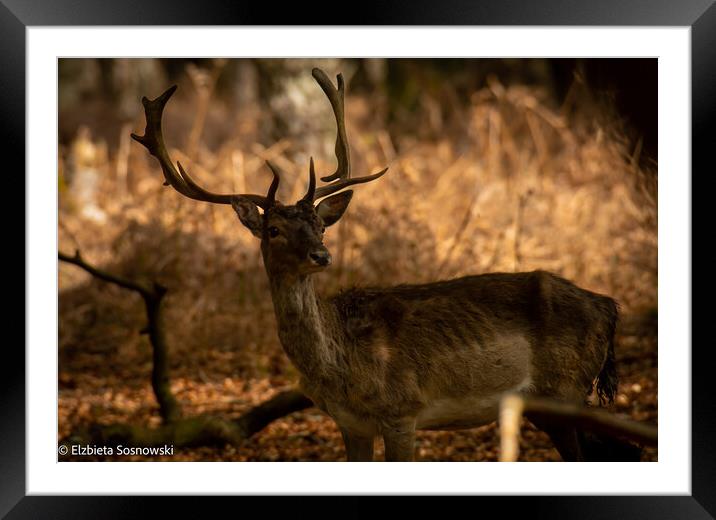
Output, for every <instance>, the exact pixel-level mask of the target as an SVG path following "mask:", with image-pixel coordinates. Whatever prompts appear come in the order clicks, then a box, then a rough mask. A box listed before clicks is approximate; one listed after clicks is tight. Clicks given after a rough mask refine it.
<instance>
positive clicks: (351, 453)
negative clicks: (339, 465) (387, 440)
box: [341, 430, 375, 462]
mask: <svg viewBox="0 0 716 520" xmlns="http://www.w3.org/2000/svg"><path fill="white" fill-rule="evenodd" d="M341 433H342V435H343V443H344V444H345V446H346V454H347V456H348V462H371V461H372V460H373V444H374V440H375V439H374V438H373V437H360V436H357V435H354V434H351V433H348V432H346V431H345V430H342V431H341Z"/></svg>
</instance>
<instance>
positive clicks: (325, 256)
mask: <svg viewBox="0 0 716 520" xmlns="http://www.w3.org/2000/svg"><path fill="white" fill-rule="evenodd" d="M308 256H309V258H310V259H311V261H312V262H313V263H314V264H316V265H320V266H323V267H325V266H327V265H331V253H329V252H328V251H314V252H313V253H310V254H309V255H308Z"/></svg>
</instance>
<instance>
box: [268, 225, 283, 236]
mask: <svg viewBox="0 0 716 520" xmlns="http://www.w3.org/2000/svg"><path fill="white" fill-rule="evenodd" d="M268 232H269V236H270V237H271V238H276V237H277V236H278V235H279V234H280V231H279V230H278V228H277V227H276V226H271V227H270V228H269V229H268Z"/></svg>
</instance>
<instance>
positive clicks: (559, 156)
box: [58, 59, 658, 460]
mask: <svg viewBox="0 0 716 520" xmlns="http://www.w3.org/2000/svg"><path fill="white" fill-rule="evenodd" d="M315 66H318V67H321V68H323V69H324V70H325V71H326V72H327V73H328V74H329V76H330V77H331V78H332V79H335V75H336V74H337V73H338V72H342V73H343V76H344V78H345V80H346V87H347V92H346V101H345V103H346V126H347V133H348V138H349V142H350V145H351V158H352V164H353V174H354V175H356V176H357V175H365V174H368V173H372V172H375V171H377V170H378V169H381V168H383V167H385V166H389V167H390V170H389V172H388V174H387V175H386V176H385V177H383V178H382V179H381V180H380V181H379V182H375V183H370V184H367V185H363V186H359V187H357V188H356V195H355V196H354V198H353V201H352V203H351V206H350V208H349V210H348V212H347V213H346V216H345V217H344V218H343V219H342V220H341V221H340V224H339V225H337V226H336V227H335V228H332V229H331V231H330V232H329V233H327V236H326V245H327V246H328V248H329V249H330V250H331V252H332V254H333V256H334V259H335V264H334V265H333V267H332V268H331V269H329V270H327V271H326V272H325V273H323V274H320V275H318V276H317V277H316V279H317V283H318V287H319V290H320V291H321V292H322V293H323V294H329V293H331V292H335V291H338V290H340V289H341V288H346V287H350V286H352V285H393V284H398V283H405V282H410V283H419V282H429V281H435V280H438V279H446V278H452V277H456V276H462V275H467V274H478V273H485V272H491V271H507V272H511V271H528V270H533V269H544V270H549V271H552V272H555V273H558V274H560V275H562V276H564V277H566V278H569V279H571V280H573V281H574V282H575V283H577V284H578V285H580V286H582V287H584V288H586V289H590V290H592V291H596V292H600V293H604V294H608V295H610V296H612V297H614V298H615V299H617V300H618V302H619V303H620V305H621V309H622V321H621V324H620V329H619V337H618V345H617V362H618V365H617V367H618V371H619V373H620V377H621V383H620V387H619V393H618V396H617V400H616V403H615V411H616V413H620V414H623V415H624V416H629V417H631V418H632V419H635V420H639V421H649V422H652V423H656V422H657V377H656V376H657V337H656V323H657V204H656V200H657V152H658V150H657V140H656V136H657V60H656V59H579V60H577V59H550V60H548V59H474V60H472V59H470V60H467V59H439V60H433V59H431V60H426V59H236V60H226V59H221V60H218V59H191V60H189V59H60V60H59V93H58V96H59V118H58V139H59V157H58V182H59V184H58V186H59V229H58V233H59V249H60V251H63V252H66V253H69V254H73V253H74V251H75V250H77V249H80V250H81V251H82V254H83V257H84V258H85V259H86V260H87V261H88V262H91V263H93V264H94V265H96V266H99V267H101V268H102V269H105V270H107V271H110V272H112V273H116V274H119V275H121V276H125V277H129V278H132V279H138V280H155V281H157V282H159V283H161V284H163V285H164V286H166V287H167V288H168V293H167V297H166V301H165V304H164V305H165V315H166V322H167V326H166V334H167V341H168V346H169V358H170V372H171V377H172V382H171V387H172V390H173V391H174V393H175V395H176V397H177V399H178V400H179V401H180V402H181V404H182V406H183V407H184V409H185V410H186V412H187V413H191V414H201V413H212V414H217V415H221V416H224V417H228V418H231V417H237V416H239V415H240V414H241V413H242V412H243V411H245V410H247V409H248V408H250V407H251V406H253V405H255V404H258V403H260V402H262V401H263V400H265V399H266V398H269V397H271V396H272V395H274V394H275V392H277V391H279V390H281V389H285V388H289V387H291V386H293V385H295V383H296V382H297V373H296V371H295V370H294V369H293V367H292V366H291V365H290V363H289V361H288V359H287V358H286V356H285V355H284V354H283V351H282V350H281V347H280V344H279V342H278V337H277V334H276V328H275V321H274V315H273V307H272V303H271V299H270V296H269V292H268V284H267V279H266V276H265V274H264V271H263V264H262V262H261V256H260V252H259V248H258V246H259V244H258V241H257V240H256V239H254V237H253V236H251V235H250V233H248V232H247V231H246V230H245V229H244V228H243V226H241V225H240V224H239V222H238V221H237V219H236V216H235V214H234V212H233V211H232V210H231V208H229V207H228V206H221V207H219V206H215V205H211V204H206V203H201V202H196V201H191V200H189V199H186V198H184V197H182V196H181V195H179V194H178V193H177V192H175V191H174V190H173V189H172V188H167V187H163V186H162V182H163V177H162V174H161V170H160V168H159V166H158V164H157V162H156V160H155V159H154V158H153V157H151V156H149V154H148V153H147V151H146V150H145V149H144V148H143V147H142V146H141V145H139V144H138V143H136V142H133V141H132V140H131V139H130V137H129V134H130V133H131V132H136V133H139V134H142V133H143V131H144V113H143V109H142V105H141V101H140V100H141V97H142V96H147V97H150V98H154V97H156V96H158V95H159V94H161V93H162V92H163V91H164V90H165V89H166V88H168V87H169V86H170V85H172V84H178V86H179V88H178V90H177V92H176V93H175V94H174V96H173V98H172V99H171V101H170V102H169V104H168V105H167V108H166V110H165V114H164V120H163V121H164V122H163V128H164V135H165V140H166V142H167V146H168V148H169V151H170V154H171V156H172V158H173V159H174V161H176V160H179V161H181V163H182V165H184V166H185V167H186V168H187V170H188V171H190V172H191V173H192V176H193V177H194V178H196V179H197V180H198V181H199V183H200V184H201V185H203V186H205V187H206V188H207V189H209V190H212V191H216V192H225V193H227V192H242V193H244V192H248V193H259V194H264V193H265V192H266V190H267V188H268V185H269V183H270V180H271V174H270V172H269V171H268V169H267V168H266V167H265V165H264V162H265V160H266V159H270V160H271V161H273V162H274V163H275V164H276V165H278V166H279V167H280V168H281V169H282V170H283V172H284V177H283V179H282V183H281V187H280V190H279V193H278V198H279V199H281V200H282V201H284V202H288V203H292V202H294V201H295V200H296V199H297V198H298V197H300V196H301V195H302V194H303V192H304V191H305V187H306V182H307V173H308V161H309V157H310V156H313V157H314V159H315V160H316V169H317V172H318V173H319V174H323V175H325V174H327V173H331V172H333V169H334V168H335V157H334V154H333V147H334V143H335V120H334V118H333V114H332V111H331V108H330V104H329V103H328V100H327V99H326V97H325V95H324V94H323V92H322V91H321V89H320V88H319V87H318V85H317V84H316V83H315V81H314V80H313V78H312V77H311V69H312V67H315ZM59 291H60V294H59V314H60V315H59V425H58V428H59V432H58V433H59V438H60V439H63V438H66V437H67V436H68V435H70V434H71V432H73V431H75V430H76V429H77V428H80V427H83V426H87V425H89V424H94V423H100V424H103V423H104V424H109V423H111V422H125V423H130V424H142V425H157V424H158V423H159V417H158V415H157V405H156V402H155V400H154V397H153V395H152V389H151V385H150V371H151V362H152V354H151V349H150V345H149V342H148V340H147V338H146V336H145V335H142V334H140V333H139V331H140V330H141V329H142V328H143V327H144V326H145V321H146V320H145V316H144V310H143V307H142V304H141V299H140V298H139V296H137V295H136V294H134V293H131V292H128V291H126V290H124V289H121V288H119V287H117V286H114V285H111V284H107V283H105V282H102V281H99V280H97V279H93V278H92V277H90V276H89V275H88V274H86V273H85V272H84V271H82V270H80V269H78V268H77V267H75V266H72V265H68V264H65V263H60V264H59ZM497 440H498V439H497V431H496V429H495V427H494V425H493V426H486V427H483V428H479V429H476V430H469V431H463V432H426V433H420V434H419V438H418V456H419V457H420V458H421V459H422V460H496V458H497V446H498V442H497ZM521 442H522V444H523V445H522V453H521V460H559V456H558V454H557V452H556V451H555V450H554V449H553V448H552V447H551V443H550V442H549V440H548V438H547V437H546V436H545V435H544V434H542V433H541V432H538V431H536V430H534V428H531V427H530V426H529V425H526V426H525V431H524V435H523V439H522V441H521ZM378 455H379V456H380V448H379V449H378ZM343 457H344V453H343V447H342V442H341V440H340V434H339V432H338V431H337V429H336V428H335V426H334V425H333V423H332V421H330V420H329V419H326V418H325V417H324V416H322V415H321V414H320V413H318V412H317V411H315V410H307V411H304V412H299V413H296V414H293V415H291V416H289V417H286V418H284V419H281V420H279V421H276V422H274V423H272V424H271V425H269V426H268V427H267V428H266V429H265V430H264V431H262V432H260V433H259V434H257V435H256V436H254V437H252V438H251V439H249V440H247V441H245V443H243V444H242V445H240V446H230V445H227V446H224V447H211V448H210V447H199V448H194V449H186V450H181V452H179V453H177V454H175V455H174V456H173V457H164V458H163V457H156V459H158V460H341V459H342V458H343ZM656 457H657V452H656V449H648V450H646V451H645V454H644V458H643V460H656ZM145 458H146V457H145ZM145 458H141V457H140V459H142V460H143V459H145ZM82 460H88V459H87V458H86V457H83V458H82ZM122 460H126V457H125V458H123V459H122Z"/></svg>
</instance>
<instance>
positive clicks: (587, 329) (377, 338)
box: [257, 203, 616, 458]
mask: <svg viewBox="0 0 716 520" xmlns="http://www.w3.org/2000/svg"><path fill="white" fill-rule="evenodd" d="M346 204H347V203H346ZM344 209H345V208H342V209H340V211H341V212H342V211H343V210H344ZM261 220H262V227H263V232H262V233H261V236H262V252H263V256H264V262H265V265H266V271H267V273H268V276H269V280H270V282H271V295H272V298H273V302H274V309H275V312H276V317H277V322H278V332H279V338H280V340H281V344H282V345H283V347H284V349H285V351H286V353H287V354H288V356H289V358H290V359H291V361H292V362H293V363H294V364H295V366H296V367H297V368H298V370H299V371H300V372H301V375H302V385H303V387H304V390H305V392H306V393H307V395H309V397H311V398H312V399H313V400H314V401H315V402H316V404H317V405H318V406H319V407H321V408H322V409H324V410H325V411H327V412H328V413H329V414H330V415H331V416H332V417H333V418H334V419H335V420H336V422H337V423H338V425H339V427H340V428H341V429H342V431H343V432H344V437H345V436H348V437H351V438H353V437H355V439H356V442H355V444H356V445H358V444H360V439H372V437H373V436H375V435H379V434H382V435H384V436H386V442H388V440H387V439H388V437H390V436H391V435H392V436H395V437H396V438H399V439H401V440H400V443H399V444H400V445H399V446H398V447H397V448H395V450H394V451H396V453H397V454H396V456H397V457H399V458H400V457H405V450H406V449H407V448H405V445H406V442H407V441H405V440H403V437H404V431H403V430H404V429H406V428H407V430H410V429H411V428H413V429H414V428H421V427H424V428H431V429H432V428H436V429H442V428H460V427H473V426H477V425H479V424H483V423H485V422H491V421H492V420H494V416H495V414H496V411H497V410H496V406H497V398H498V397H499V395H500V394H501V393H503V392H505V391H509V390H515V389H517V390H521V391H528V392H535V393H538V394H540V395H544V396H550V397H554V398H557V399H563V400H582V399H584V397H585V396H586V395H587V394H588V393H589V392H590V390H591V389H592V386H593V384H594V381H595V380H596V379H597V378H598V377H599V376H600V371H601V370H602V368H603V366H604V365H605V363H606V361H607V359H608V357H609V349H610V342H611V339H612V338H611V336H613V332H614V323H615V320H616V305H615V303H614V301H613V300H611V299H610V298H608V297H606V296H601V295H598V294H595V293H592V292H589V291H586V290H584V289H581V288H579V287H577V286H576V285H574V284H573V283H571V282H569V281H567V280H565V279H563V278H560V277H558V276H556V275H554V274H551V273H547V272H543V271H535V272H530V273H491V274H484V275H478V276H467V277H463V278H457V279H454V280H449V281H442V282H435V283H429V284H423V285H401V286H396V287H388V288H362V289H361V288H354V289H350V290H346V291H343V292H341V293H339V294H337V295H335V296H333V297H331V298H328V299H322V298H320V297H319V296H318V295H317V294H316V291H315V289H314V286H313V282H312V279H311V274H312V273H313V272H315V271H317V270H319V269H315V268H313V267H312V264H311V262H310V261H308V260H307V257H308V256H309V255H310V253H311V252H312V251H314V250H321V251H325V247H324V246H323V243H322V233H323V226H322V224H321V222H322V221H321V218H320V217H318V216H317V213H316V211H314V208H313V206H312V205H311V206H309V205H307V204H300V203H299V206H278V207H277V208H276V209H272V210H270V211H268V212H267V214H265V215H264V216H263V217H262V219H261ZM270 227H275V228H277V229H279V230H280V234H279V235H278V236H276V237H269V236H268V234H267V232H266V231H265V230H266V229H268V228H270ZM257 234H258V233H257ZM326 253H327V252H326ZM314 267H315V266H314ZM395 432H399V433H395ZM555 437H556V436H555ZM366 442H368V441H367V440H366ZM370 442H371V443H372V440H371V441H370ZM348 444H350V443H348ZM371 445H372V444H371ZM366 449H367V448H366V446H365V445H361V447H360V450H361V452H362V453H365V452H366Z"/></svg>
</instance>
